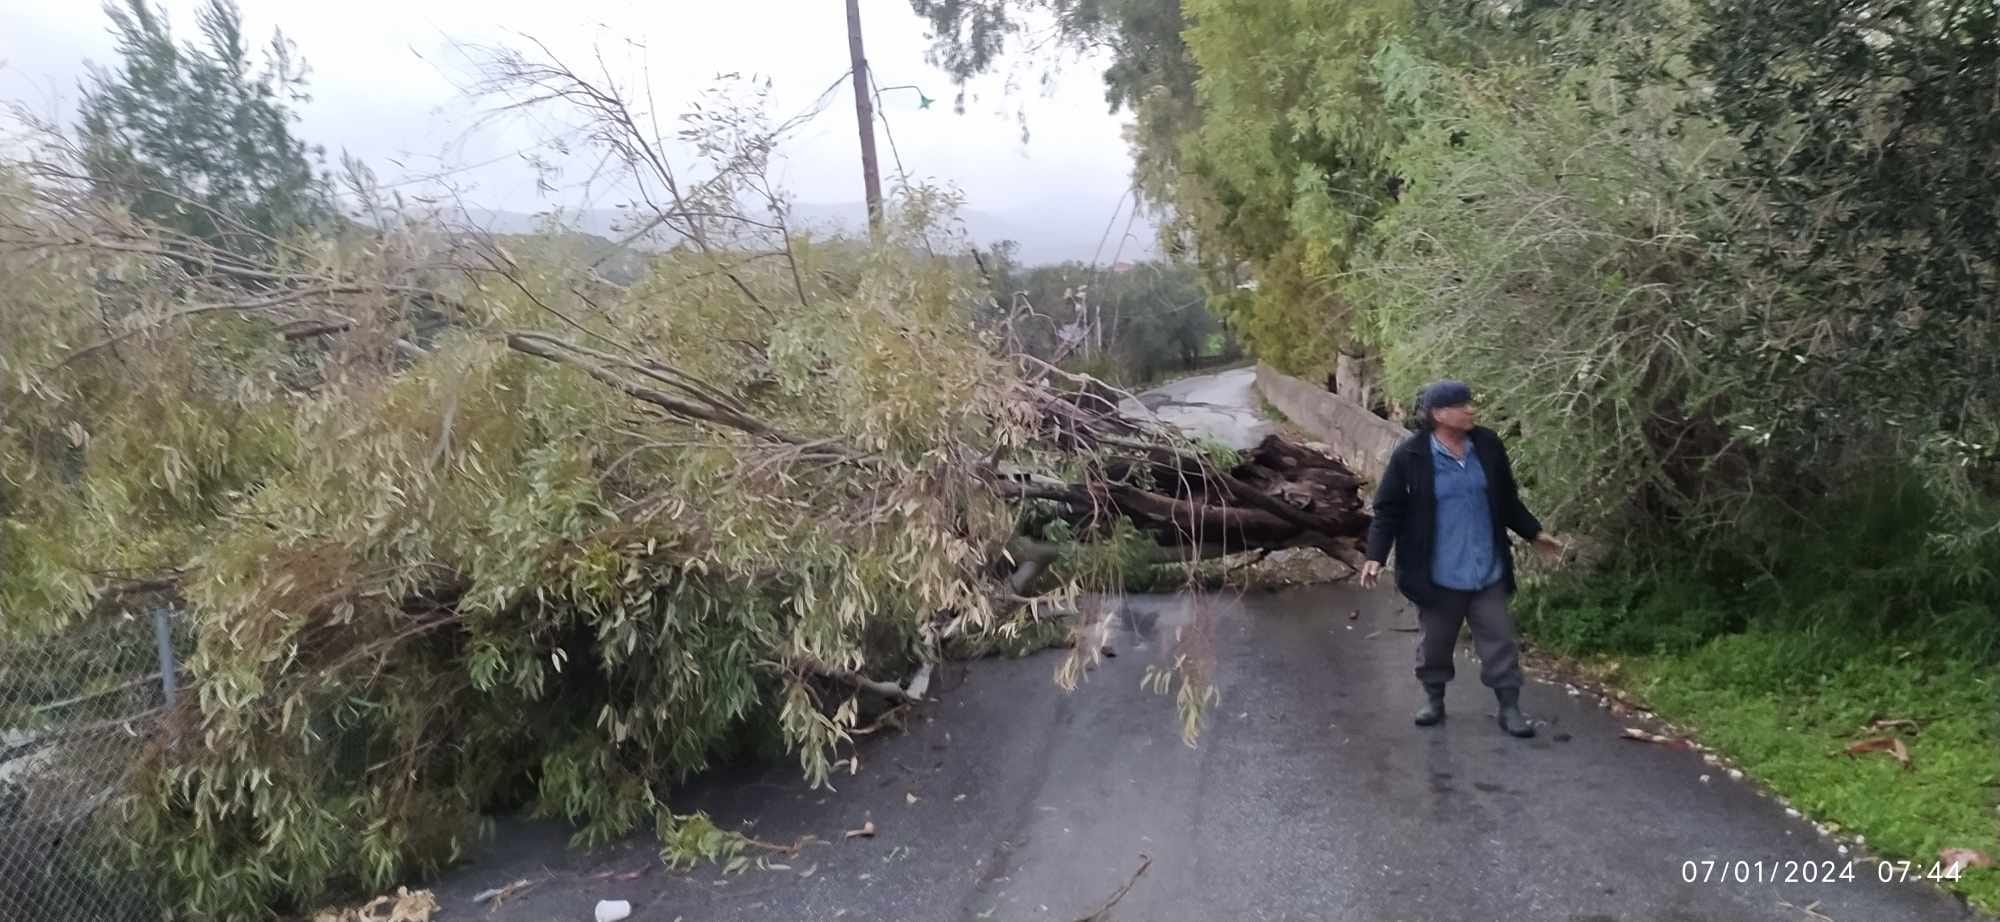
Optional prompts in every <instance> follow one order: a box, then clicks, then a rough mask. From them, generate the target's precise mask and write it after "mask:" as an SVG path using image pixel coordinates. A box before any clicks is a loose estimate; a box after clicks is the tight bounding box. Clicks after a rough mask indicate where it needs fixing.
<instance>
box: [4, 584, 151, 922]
mask: <svg viewBox="0 0 2000 922" xmlns="http://www.w3.org/2000/svg"><path fill="white" fill-rule="evenodd" d="M184 621H185V619H181V618H176V617H174V616H173V614H172V613H171V612H169V611H167V610H164V609H161V610H157V611H154V612H149V613H145V614H140V615H121V616H117V617H112V618H105V619H100V620H96V621H92V622H90V623H87V624H83V625H80V626H77V627H74V628H71V629H68V630H64V631H61V632H59V633H55V634H44V635H39V636H31V637H14V636H9V635H7V634H0V920H14V919H19V920H24V922H25V920H30V919H32V920H36V922H84V920H90V922H139V920H145V922H157V920H159V919H160V918H161V914H160V912H159V910H158V909H157V908H155V907H152V906H150V905H149V904H148V903H147V901H146V899H145V896H144V892H143V888H142V887H141V886H140V885H139V883H138V882H137V881H136V880H133V879H132V877H131V875H130V874H129V873H128V872H126V871H123V870H121V868H126V867H129V864H128V862H129V861H130V858H129V856H128V855H127V854H126V853H125V852H124V849H123V846H122V845H120V844H119V841H118V838H117V836H118V829H117V821H116V817H115V816H113V814H114V813H115V811H113V810H111V809H108V806H109V804H110V803H111V801H112V799H113V798H114V797H116V796H117V794H118V792H119V790H120V785H121V784H122V783H123V782H124V781H125V780H126V778H127V777H128V775H129V773H130V771H131V770H132V767H133V765H134V763H135V762H136V760H137V759H138V757H139V755H140V752H141V749H142V747H144V746H145V745H147V744H148V742H149V741H150V740H151V737H152V734H153V733H154V732H155V731H156V730H157V729H158V728H159V726H160V724H161V721H160V717H161V715H162V714H163V713H164V712H165V710H166V707H167V705H168V704H169V703H170V701H171V700H172V698H173V696H175V695H176V693H177V692H176V688H175V679H176V678H177V675H176V673H177V666H176V665H175V664H176V663H178V662H179V661H180V657H179V656H178V655H177V653H176V647H179V648H181V649H182V650H183V651H184V650H185V641H186V637H185V630H184V628H183V627H182V625H183V624H184Z"/></svg>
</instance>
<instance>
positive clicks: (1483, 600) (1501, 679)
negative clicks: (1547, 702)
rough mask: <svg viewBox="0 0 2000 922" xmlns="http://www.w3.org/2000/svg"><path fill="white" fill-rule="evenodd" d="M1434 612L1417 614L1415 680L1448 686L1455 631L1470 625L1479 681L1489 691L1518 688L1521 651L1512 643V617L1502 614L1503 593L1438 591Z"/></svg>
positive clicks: (1493, 590)
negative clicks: (1461, 626) (1462, 624)
mask: <svg viewBox="0 0 2000 922" xmlns="http://www.w3.org/2000/svg"><path fill="white" fill-rule="evenodd" d="M1438 593H1439V599H1438V601H1437V605H1436V607H1427V608H1419V609H1417V627H1418V628H1419V629H1420V633H1419V635H1418V640H1417V681H1419V682H1423V683H1424V684H1426V685H1442V684H1444V683H1446V682H1450V681H1451V679H1452V676H1454V675H1456V674H1457V670H1456V669H1454V668H1453V667H1452V651H1453V648H1455V647H1457V646H1458V626H1459V624H1460V623H1462V622H1471V624H1472V642H1473V644H1474V646H1475V647H1477V648H1478V650H1479V681H1481V682H1484V683H1485V684H1486V687H1488V688H1520V687H1521V650H1520V647H1519V646H1518V645H1517V644H1515V642H1514V617H1513V616H1512V615H1510V614H1508V612H1507V589H1506V587H1505V586H1500V585H1495V586H1493V587H1492V588H1489V589H1486V590H1483V591H1480V592H1460V591H1457V590H1454V589H1439V590H1438Z"/></svg>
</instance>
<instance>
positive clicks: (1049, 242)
mask: <svg viewBox="0 0 2000 922" xmlns="http://www.w3.org/2000/svg"><path fill="white" fill-rule="evenodd" d="M865 214H866V209H864V208H863V207H862V206H861V204H860V203H859V202H855V203H852V204H824V203H810V202H802V203H798V204H796V205H794V206H793V209H792V216H793V220H794V221H795V222H796V223H797V224H798V225H800V226H801V227H803V228H806V229H810V230H815V231H820V232H834V231H846V232H849V233H859V232H861V230H862V229H863V228H864V227H865V222H866V218H865ZM468 217H469V220H470V222H471V223H473V224H476V225H478V226H480V227H482V228H485V229H486V230H488V231H491V232H493V233H496V234H526V233H532V232H534V231H536V230H538V229H539V228H540V226H541V220H542V219H541V218H538V217H537V216H535V215H531V214H527V213H523V212H518V211H496V210H490V209H471V210H469V212H468ZM958 217H959V220H960V221H962V222H963V223H964V225H965V231H966V233H967V234H968V235H970V236H971V238H972V240H973V242H975V243H977V244H978V245H979V246H981V247H990V246H992V245H993V244H995V243H998V242H1000V241H1002V240H1012V241H1014V242H1016V243H1018V244H1020V254H1019V259H1020V261H1021V262H1022V264H1024V265H1029V266H1036V265H1046V264H1050V263H1059V262H1071V261H1075V262H1086V263H1087V262H1090V261H1091V259H1092V257H1093V256H1096V258H1097V261H1098V262H1101V263H1105V264H1110V263H1111V262H1113V261H1114V260H1113V256H1114V255H1115V256H1116V257H1117V260H1118V261H1123V262H1137V261H1140V260H1144V259H1147V258H1150V257H1152V256H1154V255H1156V254H1157V252H1158V248H1157V247H1156V246H1155V245H1154V239H1153V238H1154V233H1155V230H1154V225H1153V222H1152V221H1149V220H1147V219H1146V217H1145V216H1144V215H1141V216H1140V217H1139V218H1138V219H1137V220H1134V221H1133V222H1132V225H1131V234H1132V236H1131V238H1130V239H1128V240H1126V241H1125V244H1124V248H1123V250H1120V249H1119V244H1118V237H1119V235H1120V234H1121V233H1122V232H1123V231H1125V217H1126V216H1124V215H1120V216H1119V218H1118V221H1117V224H1116V226H1114V227H1112V228H1111V234H1110V236H1109V237H1108V238H1107V237H1106V236H1105V227H1104V221H1105V220H1107V219H1109V215H1106V216H1105V217H1104V218H1099V219H1093V220H1091V221H1089V222H1086V223H1087V224H1088V226H1083V225H1081V224H1078V223H1076V222H1074V221H1053V220H1047V219H1044V218H1041V217H1039V216H1036V215H1034V214H1031V213H1027V212H1015V211H1000V212H994V211H985V210H981V209H966V210H965V211H962V212H960V213H959V216H958ZM565 223H566V224H568V225H569V227H570V229H572V230H575V231H578V232H581V233H584V234H589V235H591V236H594V237H602V238H605V239H606V240H617V239H620V238H622V237H624V236H625V235H626V234H628V233H630V229H629V228H630V226H631V218H630V214H629V213H628V212H626V211H624V210H622V209H611V208H598V209H587V210H585V211H582V212H580V213H574V214H570V215H568V216H566V221H565ZM1100 240H1102V242H1103V252H1102V253H1101V254H1100V253H1099V252H1098V246H1099V241H1100Z"/></svg>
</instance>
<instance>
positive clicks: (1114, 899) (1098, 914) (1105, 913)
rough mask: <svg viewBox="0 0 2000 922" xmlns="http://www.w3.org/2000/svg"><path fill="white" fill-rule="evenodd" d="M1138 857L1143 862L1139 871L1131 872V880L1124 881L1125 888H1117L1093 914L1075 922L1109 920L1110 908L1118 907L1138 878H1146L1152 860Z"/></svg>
mask: <svg viewBox="0 0 2000 922" xmlns="http://www.w3.org/2000/svg"><path fill="white" fill-rule="evenodd" d="M1139 857H1140V858H1143V859H1145V860H1143V861H1141V862H1139V870H1137V871H1133V872H1132V876H1131V878H1130V879H1128V880H1126V881H1125V886H1123V887H1119V888H1118V892H1116V893H1113V894H1111V898H1110V899H1108V900H1105V901H1104V905H1102V906H1099V907H1097V910H1096V911H1095V912H1092V913H1091V914H1089V915H1087V916H1081V917H1078V918H1077V920H1076V922H1104V920H1105V919H1108V918H1110V914H1111V907H1113V906H1116V905H1118V901H1119V900H1122V899H1124V898H1125V894H1127V893H1130V892H1132V887H1133V885H1134V884H1137V883H1138V882H1139V878H1141V877H1144V876H1146V869H1147V868H1150V867H1152V866H1153V859H1152V858H1151V857H1149V856H1146V855H1140V856H1139Z"/></svg>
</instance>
